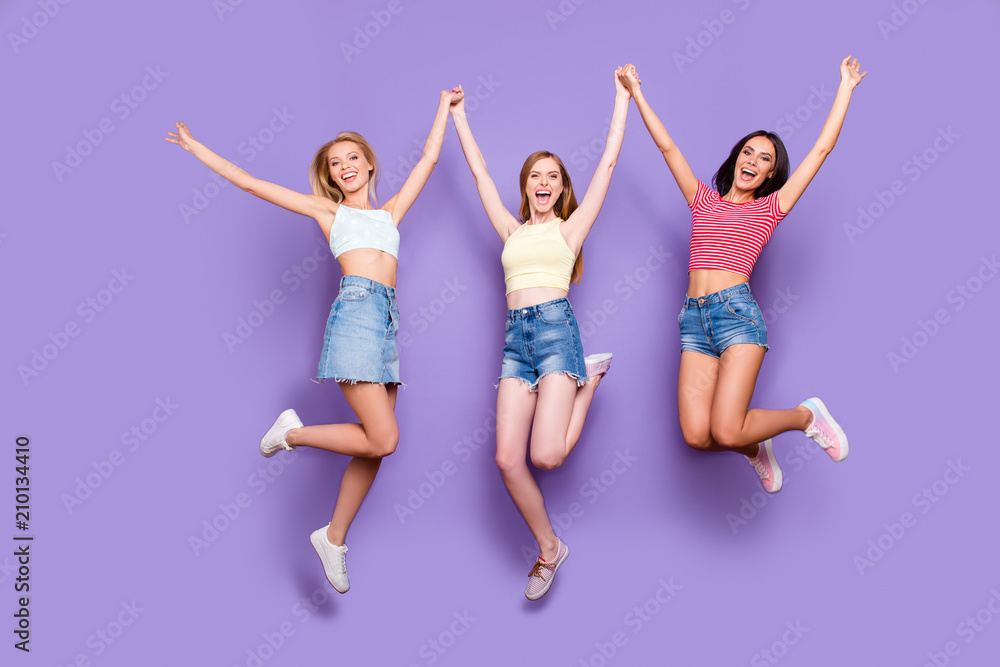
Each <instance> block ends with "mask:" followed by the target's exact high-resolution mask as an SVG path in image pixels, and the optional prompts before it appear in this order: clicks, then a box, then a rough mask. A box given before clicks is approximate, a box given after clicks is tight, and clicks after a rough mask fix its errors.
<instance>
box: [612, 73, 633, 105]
mask: <svg viewBox="0 0 1000 667" xmlns="http://www.w3.org/2000/svg"><path fill="white" fill-rule="evenodd" d="M626 67H627V65H623V66H621V67H619V68H618V69H616V70H615V94H617V95H624V96H625V98H626V99H627V98H629V97H631V96H632V91H630V90H629V89H628V88H626V87H625V84H624V83H623V82H622V74H623V73H624V71H625V68H626Z"/></svg>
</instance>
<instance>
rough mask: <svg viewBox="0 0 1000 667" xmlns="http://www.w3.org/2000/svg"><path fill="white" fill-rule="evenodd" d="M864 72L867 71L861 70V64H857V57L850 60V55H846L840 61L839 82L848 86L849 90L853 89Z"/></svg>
mask: <svg viewBox="0 0 1000 667" xmlns="http://www.w3.org/2000/svg"><path fill="white" fill-rule="evenodd" d="M866 74H868V72H862V71H861V65H859V64H858V59H857V58H855V59H854V60H853V61H852V60H851V57H850V56H847V57H846V58H844V60H843V61H841V63H840V83H841V85H846V86H848V87H849V88H850V89H851V90H854V87H855V86H857V85H858V84H859V83H861V80H862V79H863V78H865V75H866Z"/></svg>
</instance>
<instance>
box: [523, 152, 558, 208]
mask: <svg viewBox="0 0 1000 667" xmlns="http://www.w3.org/2000/svg"><path fill="white" fill-rule="evenodd" d="M562 193H563V178H562V169H561V168H560V167H559V163H558V162H556V161H555V160H553V159H552V158H550V157H543V158H541V159H540V160H538V161H537V162H535V164H533V165H531V169H530V171H529V172H528V179H527V183H525V186H524V194H525V197H527V200H528V205H529V206H530V207H531V210H532V211H535V212H537V213H540V214H546V213H548V212H549V211H551V210H552V207H553V206H555V204H556V202H557V201H558V200H559V196H560V195H562ZM556 214H557V215H558V214H559V212H558V211H557V212H556Z"/></svg>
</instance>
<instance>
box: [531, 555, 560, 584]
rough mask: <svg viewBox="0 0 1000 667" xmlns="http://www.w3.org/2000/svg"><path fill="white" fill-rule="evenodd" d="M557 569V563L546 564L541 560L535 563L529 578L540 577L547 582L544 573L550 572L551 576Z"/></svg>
mask: <svg viewBox="0 0 1000 667" xmlns="http://www.w3.org/2000/svg"><path fill="white" fill-rule="evenodd" d="M555 569H556V564H555V563H546V562H545V561H543V560H542V559H541V558H539V559H538V560H536V561H535V566H534V567H533V568H531V572H529V573H528V578H531V577H538V578H539V579H541V580H543V581H544V580H545V576H544V574H543V573H544V571H545V570H548V571H549V574H550V575H551V573H552V571H553V570H555Z"/></svg>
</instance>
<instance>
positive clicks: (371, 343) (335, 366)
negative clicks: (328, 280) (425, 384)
mask: <svg viewBox="0 0 1000 667" xmlns="http://www.w3.org/2000/svg"><path fill="white" fill-rule="evenodd" d="M398 329H399V310H398V309H397V307H396V290H395V289H393V288H392V287H386V286H385V285H383V284H382V283H377V282H375V281H374V280H369V279H368V278H362V277H360V276H344V277H343V278H341V280H340V294H338V295H337V298H336V300H334V302H333V307H332V308H331V309H330V318H329V319H328V320H327V322H326V334H325V335H324V336H323V352H322V354H320V358H319V370H317V371H316V378H317V379H318V380H336V381H337V382H350V383H354V382H374V383H377V384H401V382H400V381H399V351H398V350H397V349H396V331H397V330H398Z"/></svg>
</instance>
